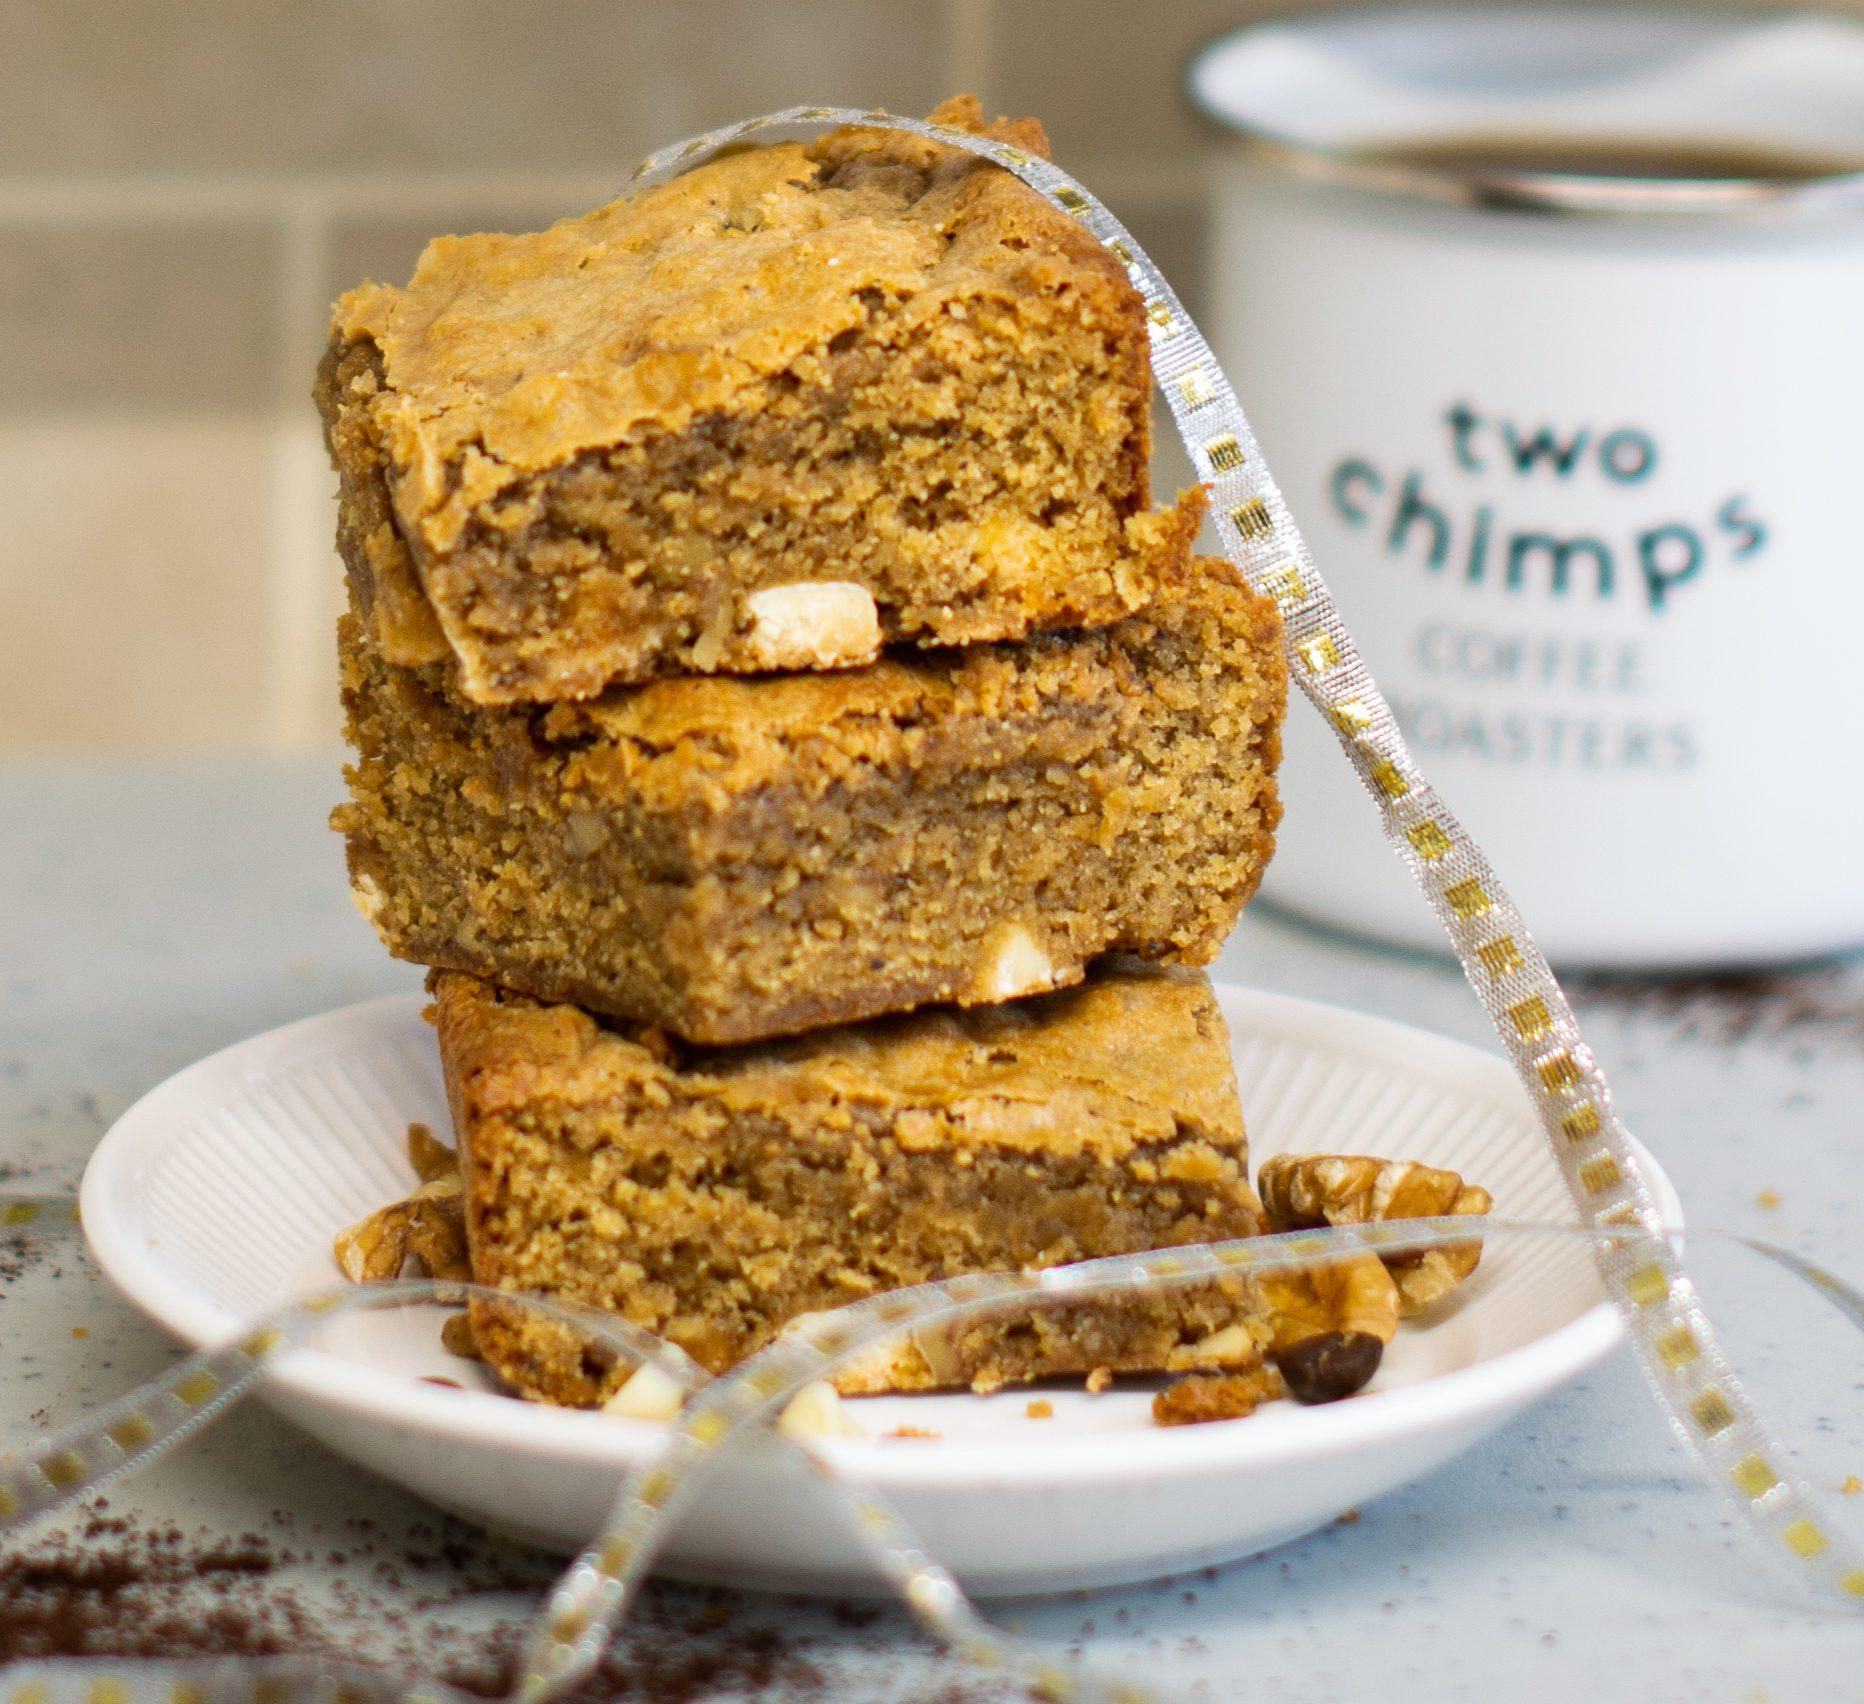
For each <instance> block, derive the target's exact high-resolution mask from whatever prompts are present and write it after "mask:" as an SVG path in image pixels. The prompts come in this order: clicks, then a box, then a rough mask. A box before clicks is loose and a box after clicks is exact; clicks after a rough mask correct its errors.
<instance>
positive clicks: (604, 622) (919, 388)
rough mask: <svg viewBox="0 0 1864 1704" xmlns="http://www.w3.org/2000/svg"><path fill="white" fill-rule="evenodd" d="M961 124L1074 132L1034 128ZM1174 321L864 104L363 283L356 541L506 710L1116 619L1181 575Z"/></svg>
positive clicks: (337, 327)
mask: <svg viewBox="0 0 1864 1704" xmlns="http://www.w3.org/2000/svg"><path fill="white" fill-rule="evenodd" d="M934 116H935V117H937V118H939V119H942V120H944V121H945V122H947V123H950V124H954V125H958V126H960V127H963V128H965V129H969V130H972V131H976V132H979V133H982V134H986V135H990V136H994V137H998V138H1001V139H1003V140H1006V141H1012V142H1015V143H1018V144H1020V145H1021V146H1022V147H1024V148H1027V149H1031V150H1035V151H1039V152H1046V142H1045V140H1044V138H1043V136H1042V131H1041V127H1040V126H1039V125H1038V124H1036V123H1035V121H1034V120H1032V119H1022V120H1018V121H1016V122H1013V123H1012V122H1000V123H998V124H995V125H991V126H986V125H985V124H984V122H983V118H982V114H981V113H980V112H979V110H978V108H977V104H976V102H975V101H971V100H969V99H960V100H957V101H953V102H950V103H947V105H946V106H944V107H942V108H941V109H940V110H939V111H938V112H937V113H936V114H935V115H934ZM1150 391H1151V368H1150V360H1149V350H1148V345H1147V337H1146V325H1145V319H1144V314H1143V310H1142V306H1141V302H1140V298H1139V296H1138V294H1137V292H1136V291H1135V290H1134V289H1133V287H1132V285H1131V283H1130V281H1129V280H1128V278H1127V276H1126V272H1125V269H1124V267H1123V266H1122V265H1121V264H1120V262H1119V261H1118V260H1117V259H1116V258H1115V257H1114V256H1113V255H1111V254H1110V253H1108V252H1107V251H1106V250H1105V249H1103V248H1102V247H1101V246H1100V244H1099V243H1098V242H1097V241H1095V239H1094V238H1093V237H1092V236H1091V235H1089V234H1088V232H1087V231H1086V230H1085V229H1083V228H1082V227H1081V225H1080V224H1079V223H1078V222H1077V221H1075V220H1074V219H1072V218H1070V217H1069V216H1068V215H1067V214H1065V213H1062V212H1061V211H1059V210H1058V209H1056V208H1054V207H1052V206H1050V205H1049V204H1048V203H1047V202H1046V201H1045V200H1044V199H1043V198H1042V197H1040V196H1038V195H1037V194H1035V192H1034V191H1032V190H1030V189H1028V188H1027V187H1026V186H1025V185H1023V184H1021V183H1019V182H1018V181H1017V180H1016V179H1015V178H1013V177H1011V176H1010V175H1009V174H1008V173H1007V172H1004V171H1002V170H1001V169H1000V168H998V167H995V166H991V165H988V164H986V163H984V162H982V161H979V160H976V159H974V158H972V157H970V156H967V155H963V154H960V153H958V152H956V151H955V150H952V149H949V148H942V147H939V146H936V145H934V144H931V143H928V142H924V141H922V140H920V139H918V138H915V137H908V136H899V135H891V134H887V133H884V132H879V131H871V130H844V131H839V132H836V133H834V134H833V135H830V136H828V137H826V138H823V139H821V140H819V141H816V142H813V143H809V144H807V145H805V144H801V143H785V144H781V145H777V146H772V147H766V148H756V149H751V150H747V151H744V152H739V153H735V154H731V155H729V156H727V157H725V158H721V159H716V160H713V161H711V162H709V163H708V164H706V165H703V166H700V167H698V168H697V169H695V170H694V171H692V172H689V173H688V174H686V175H685V176H684V177H681V178H679V179H676V180H675V181H674V182H672V183H669V184H666V185H664V186H662V187H660V188H657V189H653V190H649V191H646V192H644V193H642V194H640V195H637V196H633V197H630V198H627V199H623V200H621V201H617V202H614V203H612V204H611V205H609V206H607V207H603V208H599V209H598V210H597V211H595V212H593V213H591V214H588V215H587V216H586V217H583V218H579V219H570V220H565V221H564V222H562V223H560V224H557V225H554V226H552V227H551V228H550V229H549V230H547V231H542V232H537V233H533V234H529V235H522V236H503V235H479V236H468V237H442V238H440V239H438V240H437V241H435V242H434V243H432V244H431V245H429V247H428V249H427V252H426V253H425V254H424V255H423V256H422V257H421V261H420V264H419V265H418V267H417V268H416V270H415V274H414V277H413V280H412V282H410V283H409V284H408V286H407V287H406V288H404V289H397V288H392V287H389V286H385V285H377V284H365V285H363V286H362V287H360V288H359V289H356V290H353V291H351V292H350V293H349V294H348V295H346V296H345V297H343V299H342V300H341V301H340V302H338V304H337V306H336V309H335V311H334V314H333V317H332V323H331V341H330V347H329V352H328V355H327V357H326V359H325V361H324V364H323V367H322V369H321V370H320V373H319V377H318V382H317V400H318V406H319V408H320V409H321V411H322V413H323V416H324V420H325V424H326V432H327V437H328V441H329V445H330V450H331V455H332V457H333V459H334V460H335V462H336V465H337V468H338V470H339V472H340V474H341V476H342V495H341V501H340V509H339V522H338V539H339V544H340V547H341V549H342V552H343V555H344V558H345V560H346V562H347V564H348V567H349V573H350V579H351V585H352V590H353V593H354V597H355V600H356V603H357V605H358V607H359V608H360V609H361V610H362V611H363V612H364V615H365V618H366V620H367V622H368V624H369V626H370V629H371V633H372V637H373V639H374V642H375V644H376V645H377V647H378V648H379V649H380V650H381V652H382V654H383V655H384V656H385V657H386V658H387V659H388V660H389V661H391V662H396V663H403V664H417V665H418V664H423V663H432V662H436V661H438V660H440V659H441V658H442V657H443V656H445V655H447V654H448V653H449V652H450V653H451V654H452V655H453V656H454V657H456V658H457V659H458V662H459V665H460V689H461V691H462V692H463V693H464V694H465V695H466V696H467V697H469V698H471V699H473V700H474V701H475V702H478V703H484V704H506V703H513V702H517V701H521V700H525V701H535V702H546V701H555V700H558V699H563V698H575V697H588V696H591V695H593V694H595V693H597V692H599V691H600V690H601V689H602V688H603V687H604V686H606V685H607V684H609V683H610V682H618V681H619V682H627V681H639V680H644V679H648V678H651V677H653V676H656V675H663V674H672V673H712V672H740V673H741V672H750V671H758V670H765V669H773V668H774V669H785V668H822V667H836V666H847V665H852V664H860V663H864V662H868V661H870V660H872V658H873V656H874V655H875V654H876V648H877V646H878V644H879V643H880V642H881V641H882V640H885V641H887V642H897V641H910V642H913V643H918V644H960V643H965V644H968V643H972V642H975V641H978V640H991V639H1006V638H1017V637H1020V636H1022V635H1024V634H1026V633H1030V632H1034V631H1039V630H1044V629H1052V628H1060V627H1076V626H1087V625H1095V624H1101V623H1105V622H1108V621H1111V620H1114V619H1117V618H1118V617H1120V616H1122V615H1125V614H1128V613H1130V612H1131V611H1132V610H1134V609H1137V608H1138V607H1140V606H1141V605H1142V604H1143V603H1145V602H1146V601H1147V599H1148V598H1149V597H1150V596H1151V594H1152V592H1153V590H1154V589H1155V588H1156V587H1157V586H1158V584H1159V583H1160V581H1161V580H1162V579H1164V578H1168V577H1170V576H1172V575H1174V574H1175V573H1177V572H1178V571H1180V570H1181V569H1182V566H1183V564H1184V561H1185V559H1186V557H1187V556H1188V554H1189V551H1190V547H1191V540H1192V537H1193V535H1194V533H1195V531H1196V527H1197V520H1198V516H1199V513H1200V511H1201V497H1199V496H1197V495H1195V494H1192V495H1187V497H1185V498H1183V499H1181V500H1180V502H1179V504H1178V506H1177V507H1175V508H1173V509H1170V510H1163V511H1157V512H1153V511H1151V510H1150V507H1149V505H1150V502H1151V497H1150V490H1149V485H1148V476H1147V457H1148V454H1149V449H1150V442H1149V434H1150Z"/></svg>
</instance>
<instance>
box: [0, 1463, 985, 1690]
mask: <svg viewBox="0 0 1864 1704" xmlns="http://www.w3.org/2000/svg"><path fill="white" fill-rule="evenodd" d="M94 1508H95V1511H96V1512H95V1513H93V1515H92V1516H91V1517H90V1519H89V1520H88V1521H87V1522H86V1523H85V1524H84V1525H83V1526H81V1527H80V1528H78V1529H77V1530H76V1531H74V1532H72V1533H70V1534H63V1535H56V1536H52V1537H48V1538H45V1539H41V1540H39V1541H37V1542H36V1543H29V1544H28V1545H27V1546H25V1547H24V1548H22V1549H20V1550H17V1551H15V1552H13V1553H12V1554H10V1555H6V1556H0V1663H4V1662H10V1661H16V1660H21V1659H26V1658H34V1657H51V1658H57V1657H93V1658H97V1657H102V1658H109V1657H120V1658H125V1659H131V1660H134V1659H147V1658H182V1659H185V1658H188V1657H268V1656H282V1655H293V1656H326V1657H330V1658H333V1659H334V1658H341V1659H343V1660H345V1661H349V1662H359V1663H367V1664H371V1665H374V1666H376V1667H379V1668H382V1669H384V1670H387V1671H389V1672H392V1673H396V1674H402V1675H409V1676H413V1675H417V1674H419V1675H437V1676H438V1677H439V1678H442V1679H445V1680H447V1681H449V1682H451V1683H452V1684H453V1685H455V1686H457V1687H459V1688H460V1689H461V1690H462V1691H466V1692H469V1693H473V1694H475V1695H477V1696H480V1697H484V1698H488V1699H490V1698H498V1697H502V1696H503V1695H505V1694H506V1693H507V1692H508V1691H509V1690H510V1687H511V1683H512V1680H513V1676H514V1670H515V1666H516V1662H517V1655H518V1651H519V1648H520V1645H521V1641H522V1638H523V1633H524V1629H525V1627H526V1625H527V1623H528V1620H529V1617H530V1615H531V1613H532V1612H533V1611H534V1610H535V1608H536V1607H537V1605H538V1603H539V1602H540V1601H541V1599H542V1596H543V1593H544V1591H545V1590H546V1588H547V1587H548V1585H549V1584H550V1582H551V1581H552V1580H553V1579H554V1578H555V1577H556V1574H557V1571H558V1569H559V1568H560V1566H561V1562H560V1560H559V1559H558V1558H555V1557H551V1556H546V1555H544V1554H542V1553H541V1552H537V1551H532V1550H528V1549H526V1548H523V1547H521V1546H517V1545H512V1544H507V1543H503V1542H501V1541H500V1540H497V1539H495V1538H491V1537H489V1536H487V1535H485V1534H482V1533H479V1532H477V1531H476V1530H474V1529H473V1528H471V1527H468V1526H466V1525H465V1524H464V1523H461V1522H457V1521H453V1520H450V1519H446V1520H443V1521H441V1522H440V1523H438V1524H436V1525H433V1526H429V1525H425V1524H417V1525H416V1526H415V1527H414V1528H412V1529H410V1531H409V1533H408V1535H407V1539H406V1542H403V1543H399V1544H390V1543H388V1542H387V1541H386V1540H385V1539H384V1538H383V1537H382V1536H381V1535H380V1533H379V1532H378V1530H377V1529H376V1528H375V1527H373V1526H372V1525H371V1523H369V1522H367V1521H362V1520H357V1521H352V1522H349V1523H346V1529H345V1537H344V1539H343V1540H342V1541H341V1548H336V1549H330V1548H322V1547H320V1548H319V1549H318V1550H317V1551H315V1552H313V1551H311V1550H309V1549H304V1550H297V1549H293V1548H291V1547H289V1546H288V1545H286V1544H285V1543H283V1542H281V1541H280V1540H278V1539H274V1538H271V1537H268V1536H266V1535H264V1534H260V1533H244V1534H241V1535H238V1536H236V1537H233V1538H228V1537H227V1536H225V1535H224V1534H210V1533H207V1532H204V1531H203V1532H197V1533H195V1534H193V1535H189V1534H186V1533H184V1532H183V1531H182V1530H181V1529H179V1528H177V1527H172V1526H164V1527H155V1526H149V1525H146V1524H144V1523H142V1522H140V1521H139V1520H138V1519H136V1518H135V1517H133V1516H119V1515H114V1514H111V1513H109V1512H108V1510H109V1505H108V1503H107V1501H106V1500H103V1499H100V1500H99V1502H98V1503H97V1504H96V1505H95V1506H94ZM271 1524H272V1525H273V1526H274V1527H276V1528H277V1529H278V1531H279V1532H280V1533H281V1534H287V1535H288V1534H290V1533H291V1532H292V1531H293V1529H294V1526H295V1522H294V1521H293V1519H292V1517H291V1516H290V1515H289V1514H288V1513H287V1512H286V1511H284V1510H279V1511H277V1512H276V1513H275V1515H274V1517H273V1520H272V1523H271ZM313 1570H315V1571H316V1573H315V1574H313ZM333 1576H334V1577H333ZM313 1578H316V1579H317V1584H316V1586H315V1587H313V1586H312V1585H310V1584H309V1583H308V1582H309V1581H311V1580H312V1579H313ZM791 1607H792V1611H793V1613H795V1614H796V1615H797V1616H798V1617H799V1618H801V1619H803V1620H805V1621H806V1622H809V1621H813V1622H814V1623H815V1626H814V1627H812V1628H808V1629H806V1630H804V1631H800V1632H791V1631H780V1630H779V1629H777V1628H776V1627H773V1626H771V1625H769V1623H768V1621H767V1620H766V1619H764V1617H765V1616H767V1615H768V1609H767V1608H766V1607H765V1606H764V1605H762V1604H760V1602H759V1601H758V1600H756V1599H746V1598H741V1597H737V1596H734V1595H733V1594H730V1593H727V1592H714V1591H704V1590H700V1589H697V1588H691V1587H681V1586H659V1585H656V1586H652V1587H650V1588H649V1589H648V1591H647V1593H646V1594H645V1595H644V1597H643V1599H642V1601H641V1603H640V1604H639V1606H638V1607H637V1609H636V1611H635V1613H634V1614H633V1616H631V1617H630V1620H629V1622H628V1624H627V1626H626V1627H625V1628H624V1630H623V1632H622V1635H621V1637H620V1638H619V1639H618V1640H617V1641H616V1643H615V1645H614V1647H613V1648H612V1649H611V1651H610V1652H609V1654H608V1656H607V1657H605V1658H604V1659H603V1661H602V1663H601V1665H600V1666H599V1667H598V1669H597V1670H596V1672H595V1673H594V1674H593V1675H591V1676H590V1678H589V1679H588V1680H587V1681H586V1682H584V1684H583V1685H582V1686H581V1687H580V1688H578V1689H577V1691H576V1692H575V1693H574V1694H572V1695H571V1697H572V1698H573V1699H574V1700H575V1701H577V1704H621V1701H629V1704H636V1701H638V1704H710V1701H713V1700H717V1701H719V1704H723V1701H725V1700H733V1701H736V1700H759V1701H763V1704H804V1701H805V1700H816V1699H822V1698H828V1697H849V1696H853V1695H855V1691H858V1690H860V1687H858V1686H856V1685H855V1676H854V1675H853V1674H847V1675H843V1676H841V1677H840V1678H839V1681H837V1677H836V1670H837V1669H838V1668H840V1667H841V1666H842V1665H843V1664H844V1663H851V1662H854V1661H858V1662H859V1665H860V1666H859V1681H860V1682H863V1683H866V1684H867V1685H870V1686H872V1687H874V1688H877V1689H880V1690H882V1691H884V1692H885V1695H887V1696H890V1697H891V1696H904V1697H910V1698H911V1699H913V1700H914V1701H915V1704H985V1701H986V1700H993V1699H1001V1698H1005V1697H1014V1696H1017V1695H1018V1694H1017V1693H1016V1690H1015V1688H1014V1687H1010V1688H1008V1689H1006V1688H1005V1687H1004V1686H1003V1684H1002V1683H1001V1682H998V1681H991V1680H988V1679H986V1678H985V1677H981V1676H977V1677H971V1676H966V1677H962V1678H957V1677H954V1678H947V1679H942V1680H940V1681H937V1682H933V1683H929V1684H928V1685H927V1686H923V1687H921V1688H920V1689H919V1690H917V1691H910V1690H904V1689H903V1682H904V1681H905V1680H906V1679H908V1678H910V1677H911V1676H913V1675H915V1674H917V1673H919V1672H920V1671H922V1670H925V1671H927V1672H931V1673H936V1672H937V1671H938V1670H939V1669H941V1668H943V1667H944V1666H945V1665H944V1664H943V1663H942V1661H941V1660H940V1659H938V1658H937V1657H935V1656H931V1655H930V1654H929V1653H928V1652H927V1650H926V1648H925V1647H924V1645H923V1644H921V1643H920V1635H918V1634H917V1633H916V1632H915V1631H914V1630H912V1629H911V1628H910V1626H909V1625H908V1623H907V1622H906V1620H905V1618H904V1617H903V1616H902V1615H901V1614H900V1612H898V1611H897V1610H892V1609H888V1608H882V1607H881V1606H878V1605H853V1604H849V1605H808V1604H802V1603H797V1604H795V1605H793V1606H791ZM818 1629H819V1630H818ZM902 1665H905V1666H902ZM851 1687H853V1688H854V1690H851Z"/></svg>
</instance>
